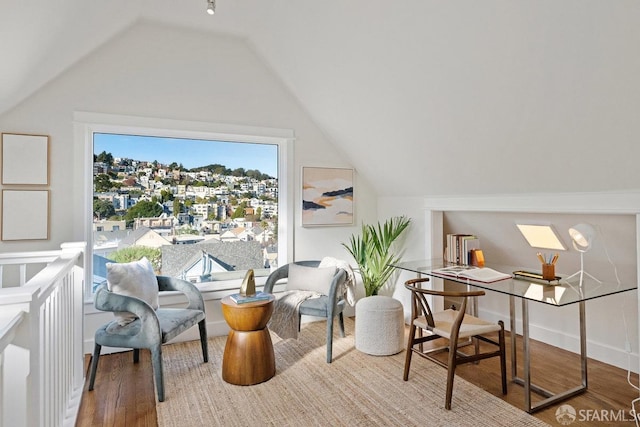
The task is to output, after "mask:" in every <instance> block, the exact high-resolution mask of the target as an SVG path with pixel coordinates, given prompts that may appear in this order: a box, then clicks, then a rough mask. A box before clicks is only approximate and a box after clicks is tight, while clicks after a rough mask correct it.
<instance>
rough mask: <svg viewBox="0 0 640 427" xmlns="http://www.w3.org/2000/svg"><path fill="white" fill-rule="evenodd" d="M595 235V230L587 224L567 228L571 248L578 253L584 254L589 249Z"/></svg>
mask: <svg viewBox="0 0 640 427" xmlns="http://www.w3.org/2000/svg"><path fill="white" fill-rule="evenodd" d="M595 234H596V233H595V230H594V229H593V227H592V226H590V225H589V224H577V225H574V226H573V227H571V228H569V236H571V240H572V241H573V247H574V248H575V250H577V251H579V252H586V251H588V250H589V249H591V243H592V242H593V238H594V237H595Z"/></svg>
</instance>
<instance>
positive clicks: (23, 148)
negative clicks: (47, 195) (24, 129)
mask: <svg viewBox="0 0 640 427" xmlns="http://www.w3.org/2000/svg"><path fill="white" fill-rule="evenodd" d="M2 184H5V185H8V184H19V185H49V137H48V136H47V135H24V134H16V133H3V134H2Z"/></svg>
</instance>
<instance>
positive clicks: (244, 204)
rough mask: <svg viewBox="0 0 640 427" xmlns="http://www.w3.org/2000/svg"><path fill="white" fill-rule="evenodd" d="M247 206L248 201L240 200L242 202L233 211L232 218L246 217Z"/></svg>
mask: <svg viewBox="0 0 640 427" xmlns="http://www.w3.org/2000/svg"><path fill="white" fill-rule="evenodd" d="M246 207H247V201H246V200H245V201H243V202H240V204H239V205H238V207H237V208H236V210H235V211H233V214H232V215H231V218H233V219H236V218H244V210H245V209H246Z"/></svg>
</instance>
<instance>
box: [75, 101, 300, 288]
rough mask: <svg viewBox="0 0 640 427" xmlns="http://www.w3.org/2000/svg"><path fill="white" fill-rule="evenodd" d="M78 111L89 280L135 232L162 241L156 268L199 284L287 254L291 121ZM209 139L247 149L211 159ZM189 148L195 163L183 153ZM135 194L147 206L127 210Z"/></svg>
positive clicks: (225, 280)
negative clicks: (269, 124)
mask: <svg viewBox="0 0 640 427" xmlns="http://www.w3.org/2000/svg"><path fill="white" fill-rule="evenodd" d="M75 119H76V129H77V131H78V133H77V135H82V138H83V140H84V147H85V152H86V154H87V156H86V167H85V174H86V176H87V179H89V180H90V181H89V182H92V183H94V184H96V185H95V186H88V187H91V188H88V191H87V194H86V198H87V201H88V202H90V203H87V205H86V206H87V225H86V228H85V230H86V233H85V234H86V240H87V242H88V246H89V247H90V248H92V254H91V255H92V256H88V257H87V260H88V261H89V262H88V263H87V264H90V266H88V267H90V268H88V270H90V272H88V273H87V274H88V275H89V274H90V276H87V277H89V278H90V279H88V280H86V282H87V283H90V284H91V283H98V282H100V280H103V278H104V277H105V276H106V271H105V268H104V263H105V258H107V256H108V255H109V253H110V252H112V251H113V250H114V249H116V248H122V247H125V246H128V245H132V246H133V245H137V244H139V243H141V242H142V241H144V242H145V246H147V247H155V248H158V249H159V253H160V254H161V255H160V256H161V261H160V262H159V263H158V264H159V266H160V271H161V273H162V274H169V275H172V276H175V277H181V278H184V279H186V280H190V281H192V282H195V283H200V285H199V286H201V287H202V288H203V289H212V290H216V289H227V288H232V287H237V286H239V284H240V279H241V278H242V277H244V273H245V271H246V269H247V268H254V271H255V272H256V275H257V276H259V275H266V274H268V273H269V265H270V264H275V263H278V264H281V265H282V264H285V263H287V262H288V260H289V255H290V254H291V248H292V245H293V242H292V233H291V232H290V230H291V229H292V223H293V217H292V214H291V212H289V210H290V209H292V200H291V198H292V193H291V183H292V178H291V174H292V170H291V168H288V167H287V165H290V164H291V155H292V149H291V145H292V141H293V133H292V132H291V131H288V130H278V129H262V128H259V129H257V128H250V127H242V126H228V125H217V124H208V123H201V122H182V121H180V122H174V121H164V120H158V119H146V118H132V117H125V116H110V115H102V114H91V113H76V116H75ZM214 146H215V147H218V149H219V150H223V147H233V148H234V150H233V151H234V152H235V153H236V156H238V154H237V153H238V151H240V152H243V153H244V154H242V153H241V154H240V156H244V157H242V159H243V160H241V161H240V162H237V161H234V163H233V164H231V163H230V164H228V165H225V164H224V162H225V161H224V160H218V159H224V158H223V157H217V156H215V157H214V155H212V154H211V151H210V150H211V149H212V147H214ZM242 147H244V149H245V150H244V151H243V150H238V148H242ZM134 148H135V149H137V151H134ZM193 151H195V152H197V153H199V154H200V156H199V158H200V159H201V164H198V163H193V162H192V161H191V160H187V159H188V157H187V156H183V155H182V153H189V152H193ZM256 153H259V154H256ZM269 153H271V154H269ZM220 154H221V155H222V151H220ZM256 155H257V156H260V157H269V156H272V159H273V164H274V165H276V166H274V167H273V168H271V169H270V170H268V171H267V170H266V168H267V167H266V166H264V168H265V171H261V170H260V169H259V167H253V166H252V165H254V164H256V163H252V161H251V156H256ZM191 157H194V156H191ZM196 157H198V156H196ZM187 162H191V163H189V164H187ZM196 162H197V161H196ZM229 162H231V160H229ZM242 162H246V166H240V165H243V164H245V163H242ZM230 172H231V173H230ZM258 172H260V173H258ZM267 175H269V176H270V179H268V178H267ZM271 175H275V176H271ZM94 178H95V181H94ZM93 187H95V188H96V192H95V194H94V191H93V190H94V188H93ZM142 201H144V202H146V203H145V205H146V207H149V206H152V207H153V211H152V212H153V213H152V214H150V213H148V212H147V213H144V214H141V213H140V212H145V211H144V210H143V209H139V212H138V213H137V214H134V215H131V214H129V215H128V216H127V212H131V211H132V208H133V207H134V206H136V205H137V204H139V203H140V202H142ZM97 204H99V205H100V204H101V205H100V206H103V207H104V206H112V208H113V212H110V211H108V210H100V209H96V206H97ZM139 206H142V205H139ZM134 211H135V209H134ZM94 213H95V215H94ZM109 213H113V215H108V214H109ZM104 216H108V218H105V217H104ZM97 222H99V224H97ZM276 224H277V225H276ZM99 227H100V228H102V230H103V232H102V233H97V230H98V228H99ZM94 230H96V232H94ZM94 236H95V237H94ZM221 245H228V246H227V248H231V247H232V246H233V250H229V251H227V252H228V253H231V254H233V256H235V257H236V258H233V256H227V257H225V256H222V255H221V254H222V253H223V252H224V251H222V252H221V251H220V246H221ZM248 247H251V249H250V250H247V249H246V248H248ZM243 253H251V254H253V255H252V256H253V258H252V262H253V264H247V261H246V260H241V257H242V254H243ZM254 265H255V267H254ZM260 267H262V268H260ZM91 287H93V286H91ZM91 290H92V289H89V288H88V289H87V291H88V292H87V295H88V296H89V297H90V295H91Z"/></svg>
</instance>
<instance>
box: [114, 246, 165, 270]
mask: <svg viewBox="0 0 640 427" xmlns="http://www.w3.org/2000/svg"><path fill="white" fill-rule="evenodd" d="M143 257H147V259H148V260H149V261H150V262H151V264H152V265H153V270H154V271H155V272H156V274H159V273H160V272H161V269H162V251H161V250H160V248H149V247H147V246H129V247H128V248H124V249H118V250H117V251H115V252H112V253H110V254H109V259H110V260H112V261H115V262H131V261H138V260H140V259H142V258H143Z"/></svg>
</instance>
